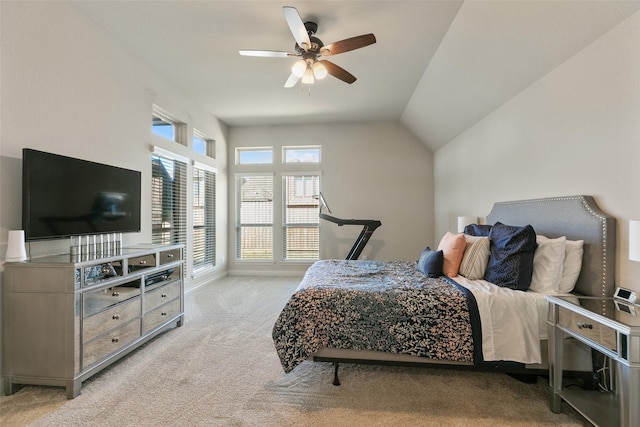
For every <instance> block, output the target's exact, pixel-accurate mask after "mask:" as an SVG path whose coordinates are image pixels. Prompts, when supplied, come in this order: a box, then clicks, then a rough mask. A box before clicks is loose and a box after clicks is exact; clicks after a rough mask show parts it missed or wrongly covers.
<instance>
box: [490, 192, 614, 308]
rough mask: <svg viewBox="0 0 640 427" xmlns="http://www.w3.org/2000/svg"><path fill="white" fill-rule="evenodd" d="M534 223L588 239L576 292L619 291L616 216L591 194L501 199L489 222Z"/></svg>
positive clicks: (542, 229) (550, 232) (541, 230)
mask: <svg viewBox="0 0 640 427" xmlns="http://www.w3.org/2000/svg"><path fill="white" fill-rule="evenodd" d="M498 221H499V222H501V223H503V224H508V225H527V224H531V226H533V228H534V230H535V231H536V233H537V234H544V235H545V236H547V237H551V238H553V237H560V236H567V239H570V240H584V255H583V258H582V270H581V272H580V276H579V277H578V282H577V283H576V287H575V290H574V292H576V293H578V294H582V295H591V296H612V295H613V292H614V291H615V254H616V219H615V218H614V217H612V216H610V215H607V214H606V213H604V212H603V211H602V210H600V208H599V207H598V205H597V204H596V202H595V200H594V199H593V197H591V196H567V197H550V198H545V199H532V200H520V201H515V202H499V203H496V204H494V205H493V209H491V213H489V215H488V216H487V224H495V223H496V222H498Z"/></svg>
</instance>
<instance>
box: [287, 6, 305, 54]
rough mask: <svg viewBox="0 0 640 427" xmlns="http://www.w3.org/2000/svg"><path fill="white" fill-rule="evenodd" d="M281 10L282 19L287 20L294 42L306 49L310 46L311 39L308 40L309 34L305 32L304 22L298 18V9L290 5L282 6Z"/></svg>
mask: <svg viewBox="0 0 640 427" xmlns="http://www.w3.org/2000/svg"><path fill="white" fill-rule="evenodd" d="M282 10H283V11H284V19H285V20H286V21H287V24H288V25H289V29H290V30H291V34H293V38H294V39H296V43H298V46H300V47H301V48H303V49H304V50H305V51H306V50H308V49H309V48H310V47H311V40H309V34H307V29H306V28H305V27H304V22H302V18H300V14H299V13H298V9H296V8H295V7H292V6H283V7H282Z"/></svg>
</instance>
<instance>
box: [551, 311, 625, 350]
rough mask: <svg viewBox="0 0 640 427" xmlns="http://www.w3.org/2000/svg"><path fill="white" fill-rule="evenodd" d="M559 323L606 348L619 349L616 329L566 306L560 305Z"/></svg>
mask: <svg viewBox="0 0 640 427" xmlns="http://www.w3.org/2000/svg"><path fill="white" fill-rule="evenodd" d="M558 325H560V326H562V327H564V328H566V329H570V330H571V331H573V332H574V333H575V334H576V335H581V336H583V337H585V338H588V339H590V340H591V341H594V342H596V343H598V344H600V345H601V346H603V347H605V348H608V349H610V350H613V351H617V345H616V331H615V330H614V329H611V328H609V327H608V326H604V325H602V324H600V323H598V322H596V321H595V320H593V319H589V318H588V317H585V316H583V315H581V314H578V313H574V312H573V311H571V310H568V309H566V308H564V307H558Z"/></svg>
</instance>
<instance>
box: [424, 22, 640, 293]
mask: <svg viewBox="0 0 640 427" xmlns="http://www.w3.org/2000/svg"><path fill="white" fill-rule="evenodd" d="M638 76H640V12H639V13H636V14H634V15H632V16H631V17H630V18H628V19H627V20H626V21H623V22H622V23H621V24H620V25H618V26H617V27H615V28H614V29H612V30H611V31H610V32H609V33H607V34H605V35H604V36H603V37H601V38H600V39H598V40H596V41H595V42H594V43H592V44H591V45H590V46H588V47H586V48H585V49H584V50H582V51H581V52H579V53H578V54H576V55H575V56H574V57H572V58H571V59H569V60H568V61H566V62H565V63H564V64H562V65H560V66H559V67H557V68H556V69H555V70H553V71H552V72H550V73H549V74H548V75H546V76H545V77H544V78H542V79H541V80H540V81H538V82H537V83H535V84H534V85H532V86H531V87H529V88H528V89H527V90H525V91H524V92H522V93H521V94H520V95H518V96H517V97H515V98H514V99H512V100H510V101H509V102H507V103H506V104H504V105H503V106H502V107H501V108H498V109H497V110H496V111H494V112H493V113H492V114H490V115H489V116H487V117H486V118H485V119H483V120H481V121H480V122H479V123H477V124H476V125H474V126H472V127H471V128H469V129H468V130H467V131H465V132H464V133H463V134H462V135H460V136H459V137H457V138H455V139H454V140H453V141H452V142H450V143H448V144H447V145H446V146H445V147H443V148H442V149H440V150H438V151H437V152H436V153H435V166H434V167H435V207H436V235H442V234H443V233H444V232H445V231H446V230H450V229H452V228H453V227H455V217H456V216H458V215H469V216H480V217H484V216H486V214H488V213H489V211H490V210H491V206H492V204H493V202H495V201H506V200H520V199H528V198H536V197H550V196H562V195H574V194H587V195H592V196H594V197H595V198H596V201H597V202H598V204H599V205H600V207H601V208H602V209H603V210H604V211H606V212H607V213H609V214H612V215H614V216H616V217H617V218H618V223H617V226H618V246H617V265H616V278H617V284H618V285H620V286H626V287H629V288H632V289H636V290H639V291H640V281H638V280H637V277H638V275H640V263H634V262H631V261H629V260H628V235H627V231H628V220H629V219H633V218H640V84H639V81H640V80H639V77H638Z"/></svg>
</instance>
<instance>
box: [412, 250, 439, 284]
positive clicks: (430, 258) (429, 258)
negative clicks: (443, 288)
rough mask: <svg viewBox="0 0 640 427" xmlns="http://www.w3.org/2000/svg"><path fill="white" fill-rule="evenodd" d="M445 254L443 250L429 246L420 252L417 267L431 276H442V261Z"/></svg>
mask: <svg viewBox="0 0 640 427" xmlns="http://www.w3.org/2000/svg"><path fill="white" fill-rule="evenodd" d="M443 262H444V254H443V252H442V251H432V250H431V248H429V247H428V246H427V247H426V248H424V250H423V251H422V253H421V254H420V259H419V260H418V265H417V268H418V270H419V271H421V272H422V273H423V274H425V275H427V276H429V277H440V276H442V263H443Z"/></svg>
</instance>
